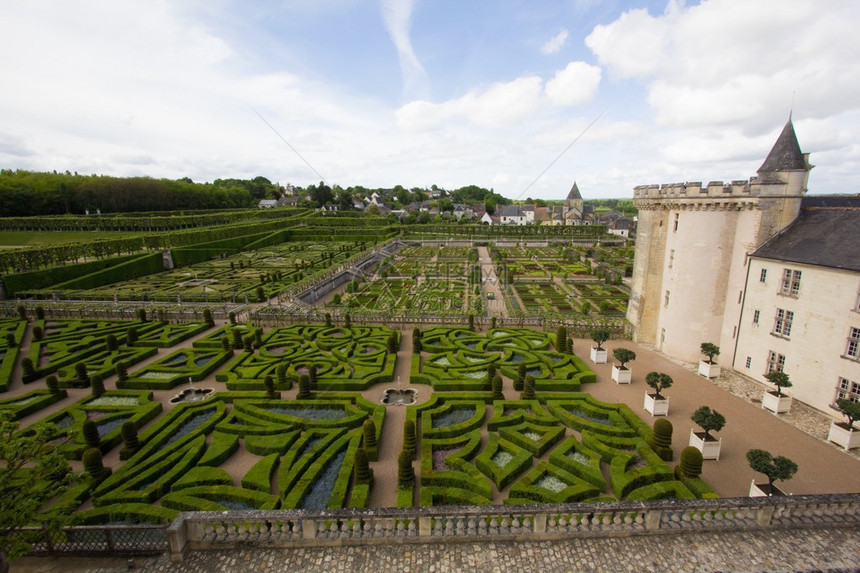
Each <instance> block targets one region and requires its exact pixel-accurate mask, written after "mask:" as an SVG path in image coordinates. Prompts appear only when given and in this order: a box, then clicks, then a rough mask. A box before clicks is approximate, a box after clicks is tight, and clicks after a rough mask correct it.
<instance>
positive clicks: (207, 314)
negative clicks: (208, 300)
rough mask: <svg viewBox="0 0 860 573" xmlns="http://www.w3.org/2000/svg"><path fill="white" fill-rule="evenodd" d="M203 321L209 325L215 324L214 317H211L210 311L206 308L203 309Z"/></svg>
mask: <svg viewBox="0 0 860 573" xmlns="http://www.w3.org/2000/svg"><path fill="white" fill-rule="evenodd" d="M203 322H205V323H206V324H207V325H208V326H210V327H212V326H215V319H214V318H212V311H211V310H209V309H208V308H204V309H203Z"/></svg>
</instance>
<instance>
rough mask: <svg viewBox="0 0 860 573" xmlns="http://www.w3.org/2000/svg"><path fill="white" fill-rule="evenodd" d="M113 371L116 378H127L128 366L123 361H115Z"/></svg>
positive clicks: (121, 379)
mask: <svg viewBox="0 0 860 573" xmlns="http://www.w3.org/2000/svg"><path fill="white" fill-rule="evenodd" d="M114 371H116V377H117V380H120V381H123V380H128V366H126V365H125V362H117V363H116V366H115V367H114Z"/></svg>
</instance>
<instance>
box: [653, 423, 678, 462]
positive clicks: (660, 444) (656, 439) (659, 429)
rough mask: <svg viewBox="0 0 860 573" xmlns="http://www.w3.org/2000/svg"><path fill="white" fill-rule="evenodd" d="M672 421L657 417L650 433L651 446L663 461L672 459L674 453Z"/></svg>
mask: <svg viewBox="0 0 860 573" xmlns="http://www.w3.org/2000/svg"><path fill="white" fill-rule="evenodd" d="M672 431H673V428H672V422H670V421H669V420H667V419H666V418H658V419H657V420H656V421H655V422H654V431H653V433H652V434H651V444H650V445H651V447H652V448H653V449H654V451H655V452H657V455H658V456H660V459H662V460H663V461H667V462H669V461H672V458H673V457H674V456H675V453H674V452H673V451H672Z"/></svg>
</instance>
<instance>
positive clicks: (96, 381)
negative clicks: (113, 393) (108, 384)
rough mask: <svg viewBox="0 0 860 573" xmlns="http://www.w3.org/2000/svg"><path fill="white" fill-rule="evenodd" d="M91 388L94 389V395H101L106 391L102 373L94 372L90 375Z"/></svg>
mask: <svg viewBox="0 0 860 573" xmlns="http://www.w3.org/2000/svg"><path fill="white" fill-rule="evenodd" d="M90 388H92V389H93V396H101V395H102V394H104V393H105V383H104V380H102V377H101V376H100V375H98V374H93V375H92V376H90Z"/></svg>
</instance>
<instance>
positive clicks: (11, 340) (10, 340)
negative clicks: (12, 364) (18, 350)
mask: <svg viewBox="0 0 860 573" xmlns="http://www.w3.org/2000/svg"><path fill="white" fill-rule="evenodd" d="M6 346H8V347H9V348H15V347H16V346H18V341H17V340H15V334H13V333H11V332H7V333H6Z"/></svg>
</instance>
